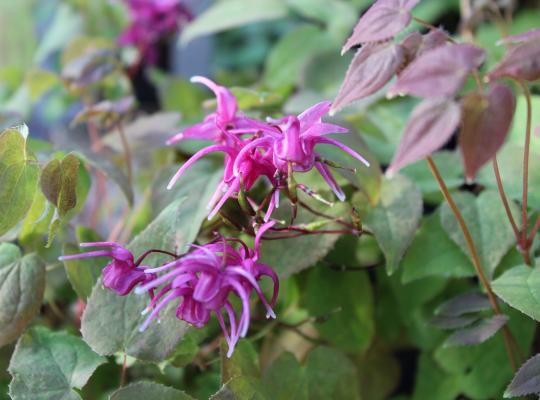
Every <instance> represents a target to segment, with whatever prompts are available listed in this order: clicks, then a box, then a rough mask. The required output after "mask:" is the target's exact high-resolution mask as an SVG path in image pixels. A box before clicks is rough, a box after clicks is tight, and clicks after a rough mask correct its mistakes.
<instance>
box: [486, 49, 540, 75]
mask: <svg viewBox="0 0 540 400" xmlns="http://www.w3.org/2000/svg"><path fill="white" fill-rule="evenodd" d="M488 76H489V78H490V79H497V78H502V77H507V78H514V79H523V80H525V81H531V82H532V81H535V80H537V79H540V40H533V41H530V42H525V43H523V44H520V45H517V46H515V47H512V48H511V49H510V50H508V53H506V56H505V57H504V58H503V60H502V61H501V62H500V63H499V65H497V66H496V67H495V69H494V70H493V71H491V72H490V73H489V75H488Z"/></svg>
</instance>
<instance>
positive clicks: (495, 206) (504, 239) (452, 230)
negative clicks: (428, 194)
mask: <svg viewBox="0 0 540 400" xmlns="http://www.w3.org/2000/svg"><path fill="white" fill-rule="evenodd" d="M454 200H455V202H456V204H457V206H458V208H459V209H460V211H461V213H462V215H463V218H464V219H465V221H466V222H467V226H468V228H469V230H470V232H471V235H472V238H473V240H474V242H475V244H476V246H477V250H478V254H479V256H480V261H481V262H482V267H483V268H484V271H485V273H486V274H487V276H488V278H490V277H492V276H493V274H494V272H495V268H496V267H497V265H499V262H500V261H501V260H502V258H503V257H504V255H505V254H506V253H507V252H508V251H509V250H510V248H511V247H512V246H513V245H514V244H515V241H516V238H515V237H514V232H513V231H512V228H511V226H510V223H509V222H508V220H507V217H506V213H505V211H504V207H503V205H502V203H501V199H500V197H499V194H498V193H497V192H494V191H484V192H482V193H481V194H480V195H479V196H478V197H474V195H472V194H471V193H465V192H463V193H456V194H455V195H454ZM510 206H511V209H512V212H513V214H514V217H515V219H516V221H518V222H517V223H518V225H519V217H518V215H519V209H518V207H517V205H516V204H514V203H510ZM441 224H442V226H443V228H444V230H445V231H446V232H447V233H448V235H449V236H450V237H451V238H452V240H453V241H454V242H455V243H457V244H458V245H459V247H460V248H461V250H462V251H463V252H464V254H467V255H468V256H469V254H470V253H469V250H468V247H467V243H466V242H465V238H464V236H463V232H462V231H461V228H460V226H459V224H458V222H457V220H456V217H455V216H454V214H453V213H452V210H451V209H450V207H449V206H448V204H447V203H444V204H443V205H442V206H441Z"/></svg>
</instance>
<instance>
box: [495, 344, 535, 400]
mask: <svg viewBox="0 0 540 400" xmlns="http://www.w3.org/2000/svg"><path fill="white" fill-rule="evenodd" d="M538 393H540V354H537V355H535V356H533V357H531V358H529V359H528V360H527V361H526V362H525V364H523V365H522V366H521V368H520V369H519V371H518V372H517V373H516V375H515V376H514V379H512V382H510V385H508V387H507V388H506V391H505V392H504V397H518V396H528V395H530V394H538Z"/></svg>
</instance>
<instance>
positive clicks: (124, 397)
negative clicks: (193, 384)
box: [109, 382, 193, 400]
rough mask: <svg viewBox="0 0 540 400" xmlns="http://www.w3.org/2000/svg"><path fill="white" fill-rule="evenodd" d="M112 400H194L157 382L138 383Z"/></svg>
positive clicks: (119, 391) (113, 396)
mask: <svg viewBox="0 0 540 400" xmlns="http://www.w3.org/2000/svg"><path fill="white" fill-rule="evenodd" d="M109 399H110V400H147V399H159V400H193V397H191V396H189V395H187V394H186V393H184V392H182V391H180V390H177V389H174V388H172V387H168V386H165V385H161V384H159V383H155V382H136V383H132V384H131V385H128V386H126V387H123V388H120V389H118V390H117V391H116V392H114V393H113V394H112V395H111V397H109Z"/></svg>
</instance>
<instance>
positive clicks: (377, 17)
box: [341, 0, 420, 54]
mask: <svg viewBox="0 0 540 400" xmlns="http://www.w3.org/2000/svg"><path fill="white" fill-rule="evenodd" d="M419 1H420V0H378V1H376V2H375V3H374V4H373V5H372V6H371V8H370V9H369V10H367V12H366V13H365V14H364V15H363V16H362V18H360V21H358V24H357V25H356V26H355V27H354V31H353V34H352V35H351V37H350V38H349V39H348V40H347V43H345V46H343V49H342V50H341V54H344V53H345V52H346V51H347V50H349V49H350V48H351V47H353V46H356V45H359V44H364V43H371V42H380V41H384V40H388V39H391V38H393V37H394V36H395V35H396V34H398V33H399V32H401V31H402V30H403V29H405V28H406V27H407V26H408V25H409V24H410V23H411V19H412V16H411V13H410V12H409V11H410V10H411V9H412V8H413V7H414V6H415V5H416V4H418V2H419Z"/></svg>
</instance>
